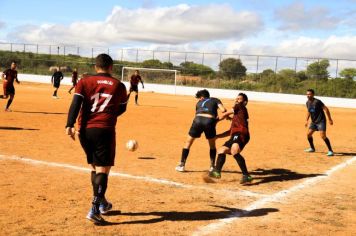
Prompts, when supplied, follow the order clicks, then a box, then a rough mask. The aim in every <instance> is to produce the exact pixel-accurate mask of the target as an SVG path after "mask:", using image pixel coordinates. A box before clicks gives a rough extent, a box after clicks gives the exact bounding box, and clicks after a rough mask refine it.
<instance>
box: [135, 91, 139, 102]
mask: <svg viewBox="0 0 356 236" xmlns="http://www.w3.org/2000/svg"><path fill="white" fill-rule="evenodd" d="M135 104H136V105H137V104H138V92H135Z"/></svg>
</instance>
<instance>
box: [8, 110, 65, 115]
mask: <svg viewBox="0 0 356 236" xmlns="http://www.w3.org/2000/svg"><path fill="white" fill-rule="evenodd" d="M12 112H18V113H28V114H43V115H66V114H67V113H63V112H46V111H12Z"/></svg>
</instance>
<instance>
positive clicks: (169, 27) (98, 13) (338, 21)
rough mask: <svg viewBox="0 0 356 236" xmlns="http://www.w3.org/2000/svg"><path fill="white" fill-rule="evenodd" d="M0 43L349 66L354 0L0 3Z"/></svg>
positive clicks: (355, 48)
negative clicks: (316, 60)
mask: <svg viewBox="0 0 356 236" xmlns="http://www.w3.org/2000/svg"><path fill="white" fill-rule="evenodd" d="M0 9H1V14H0V42H11V43H33V44H60V45H77V46H88V47H90V46H95V47H110V48H141V49H160V50H176V51H198V52H218V53H238V54H261V55H280V56H298V57H326V58H340V59H355V60H356V53H355V52H356V0H338V1H335V0H333V1H331V0H323V1H316V0H315V1H314V0H309V1H307V0H300V1H292V0H280V1H272V0H250V1H246V0H245V1H242V0H235V1H232V0H230V1H222V0H221V1H217V0H216V1H203V0H186V1H176V0H175V1H173V0H166V1H164V0H131V1H119V0H116V1H115V0H105V1H93V0H72V1H68V0H61V1H49V0H31V1H29V0H0Z"/></svg>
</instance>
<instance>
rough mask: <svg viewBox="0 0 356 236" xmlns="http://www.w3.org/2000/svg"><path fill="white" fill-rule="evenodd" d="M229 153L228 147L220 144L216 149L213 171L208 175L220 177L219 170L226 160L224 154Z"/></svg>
mask: <svg viewBox="0 0 356 236" xmlns="http://www.w3.org/2000/svg"><path fill="white" fill-rule="evenodd" d="M228 153H230V148H228V147H225V146H222V147H220V148H219V150H218V158H217V160H216V165H215V168H214V170H213V171H211V172H210V173H209V176H210V177H213V178H217V179H220V178H221V170H222V168H223V166H224V164H225V161H226V154H228Z"/></svg>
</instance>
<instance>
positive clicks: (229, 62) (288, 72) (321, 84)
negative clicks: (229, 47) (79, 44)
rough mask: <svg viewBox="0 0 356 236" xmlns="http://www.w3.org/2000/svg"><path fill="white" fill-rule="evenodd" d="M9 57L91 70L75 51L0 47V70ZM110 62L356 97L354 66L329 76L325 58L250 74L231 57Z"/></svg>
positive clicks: (227, 84) (36, 68)
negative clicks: (213, 61)
mask: <svg viewBox="0 0 356 236" xmlns="http://www.w3.org/2000/svg"><path fill="white" fill-rule="evenodd" d="M13 60H15V61H17V62H18V70H19V72H20V73H29V74H41V75H51V74H52V72H51V71H50V70H49V68H50V67H51V66H66V67H67V68H68V69H69V70H68V71H67V72H64V74H65V75H66V76H70V74H71V70H70V69H73V68H78V70H79V73H84V72H89V73H92V72H93V59H92V58H87V57H81V56H78V55H66V56H63V55H48V54H34V53H30V52H29V53H23V52H10V51H0V67H1V70H4V69H5V68H6V67H8V66H9V65H10V63H11V61H13ZM114 63H115V66H114V75H115V76H116V77H121V70H122V67H123V66H129V67H144V68H158V69H175V70H178V71H179V72H180V73H179V76H180V78H182V77H183V78H184V81H183V80H181V81H180V82H179V83H180V84H184V85H188V86H201V87H207V88H226V89H238V90H251V91H263V92H277V93H290V94H305V91H306V89H308V88H313V89H315V90H316V93H317V95H318V96H331V97H346V98H356V81H355V78H356V68H345V69H343V70H342V71H340V73H339V74H340V78H336V79H330V78H329V72H328V67H329V66H330V63H329V61H328V60H320V61H317V62H314V63H311V64H310V65H308V67H307V69H306V70H305V71H297V72H295V70H292V69H283V70H280V71H277V72H275V71H273V70H272V69H266V70H264V71H262V72H261V73H252V74H247V69H246V67H245V66H244V65H243V62H242V61H241V60H240V59H235V58H227V59H224V60H222V61H221V62H220V64H219V71H214V70H213V69H212V68H210V67H208V66H206V65H202V64H197V63H194V62H191V61H186V62H182V63H181V64H180V65H173V64H172V63H171V62H161V61H159V60H154V59H152V60H146V61H143V62H139V63H135V62H129V61H117V60H116V61H114ZM130 73H131V72H130ZM141 74H142V76H143V78H144V80H145V81H146V82H153V83H163V84H173V83H174V74H173V73H167V72H157V71H153V72H151V71H141ZM128 76H129V75H128V74H127V72H126V73H125V75H124V78H128ZM185 78H187V79H185Z"/></svg>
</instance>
